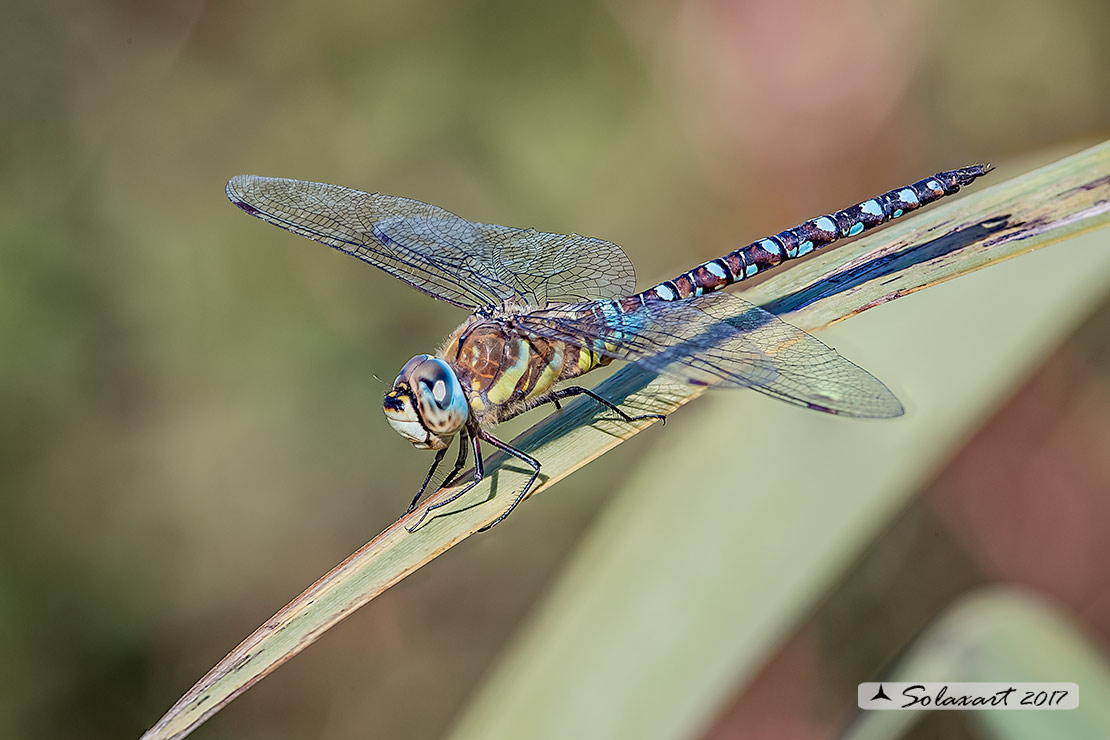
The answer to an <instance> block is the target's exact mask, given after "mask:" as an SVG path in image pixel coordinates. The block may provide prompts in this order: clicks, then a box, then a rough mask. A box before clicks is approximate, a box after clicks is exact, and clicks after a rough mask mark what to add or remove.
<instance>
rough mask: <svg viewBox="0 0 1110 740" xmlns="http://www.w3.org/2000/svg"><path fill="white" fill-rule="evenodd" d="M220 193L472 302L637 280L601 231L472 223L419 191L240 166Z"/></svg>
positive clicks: (529, 300) (611, 291)
mask: <svg viewBox="0 0 1110 740" xmlns="http://www.w3.org/2000/svg"><path fill="white" fill-rule="evenodd" d="M227 195H228V198H229V199H230V200H231V201H232V203H234V204H235V205H237V206H239V207H240V208H242V209H243V210H245V211H246V212H248V213H250V214H251V215H253V216H257V217H258V218H261V219H263V220H265V221H269V222H270V223H273V224H276V225H278V226H280V227H282V228H284V229H288V230H289V231H292V232H294V233H297V234H300V235H302V236H306V237H308V238H309V239H314V240H315V241H318V242H321V243H323V244H326V245H328V246H330V247H333V248H335V249H338V250H340V251H342V252H346V253H347V254H350V255H353V256H355V257H358V258H359V259H361V260H363V261H364V262H368V263H370V264H372V265H374V266H375V267H378V268H380V269H382V270H384V271H386V272H388V273H389V274H391V275H393V276H394V277H397V278H399V279H401V280H403V281H405V282H406V283H408V284H409V285H411V286H413V287H414V288H416V289H418V290H420V291H423V292H424V293H427V294H429V295H431V296H433V297H435V298H439V299H440V300H444V301H447V302H448V303H453V304H455V305H457V306H462V307H464V308H468V309H471V310H473V309H475V308H481V307H492V306H497V305H500V304H504V303H515V304H518V305H522V304H526V305H533V306H544V305H547V304H548V303H549V302H554V301H559V302H572V301H590V300H597V299H600V298H613V297H617V296H621V295H626V294H627V293H630V292H632V291H633V290H634V289H635V286H636V275H635V272H634V270H633V269H632V263H631V262H630V261H629V259H628V257H627V256H626V255H625V254H624V252H623V251H622V250H621V248H620V247H619V246H617V245H616V244H613V243H611V242H607V241H603V240H601V239H593V238H589V237H582V236H577V235H564V234H547V233H543V232H539V231H536V230H535V229H514V228H510V227H507V226H497V225H494V224H479V223H474V222H471V221H467V220H465V219H463V218H459V217H458V216H456V215H455V214H453V213H451V212H450V211H447V210H445V209H443V208H439V207H437V206H433V205H429V204H427V203H422V202H420V201H418V200H411V199H409V198H399V197H396V196H390V195H380V194H376V193H364V192H362V191H359V190H353V189H351V188H344V187H340V186H338V185H327V184H324V183H314V182H304V181H300V180H286V179H282V178H268V177H257V176H254V175H240V176H238V177H235V178H232V179H231V181H229V182H228V184H227Z"/></svg>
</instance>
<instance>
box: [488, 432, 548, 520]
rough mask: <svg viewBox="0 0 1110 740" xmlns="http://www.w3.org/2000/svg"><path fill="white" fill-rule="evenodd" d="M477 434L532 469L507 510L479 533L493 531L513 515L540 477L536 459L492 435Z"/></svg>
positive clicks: (538, 462) (538, 464)
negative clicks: (530, 475) (529, 476)
mask: <svg viewBox="0 0 1110 740" xmlns="http://www.w3.org/2000/svg"><path fill="white" fill-rule="evenodd" d="M478 434H480V435H481V436H482V439H484V440H486V441H487V442H489V443H490V444H491V445H493V446H494V447H496V448H497V449H499V450H501V451H502V452H505V453H507V454H509V455H512V456H513V457H515V458H517V459H518V460H523V461H524V462H526V463H528V465H529V466H530V467H531V468H532V477H531V478H529V479H528V482H527V483H525V484H524V488H522V489H520V492H519V493H517V495H516V498H514V499H513V502H512V503H511V504H509V508H507V509H505V510H504V511H503V512H501V515H500V516H499V517H497V518H496V519H494V520H493V521H492V522H490V523H489V524H487V525H486V526H484V527H482V528H481V529H479V530H478V531H479V532H485V531H486V530H487V529H493V528H494V527H496V526H497V525H498V524H500V523H501V522H503V521H504V520H505V517H507V516H508V515H509V514H512V513H513V509H515V508H516V507H517V504H519V503H520V502H521V501H523V500H524V497H525V496H527V495H528V491H529V490H531V488H532V484H533V483H535V482H536V478H538V477H539V475H540V461H539V460H537V459H536V458H534V457H532V456H531V455H529V454H528V453H526V452H522V451H520V450H518V449H517V448H515V447H513V446H512V445H508V444H505V443H504V442H502V441H501V440H499V439H498V438H497V437H494V436H493V435H492V434H489V433H488V432H485V431H479V432H478Z"/></svg>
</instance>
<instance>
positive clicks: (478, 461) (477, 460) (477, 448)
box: [405, 432, 485, 532]
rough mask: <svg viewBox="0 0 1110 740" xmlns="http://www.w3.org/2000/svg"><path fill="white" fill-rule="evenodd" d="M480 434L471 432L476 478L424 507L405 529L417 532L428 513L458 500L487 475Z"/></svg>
mask: <svg viewBox="0 0 1110 740" xmlns="http://www.w3.org/2000/svg"><path fill="white" fill-rule="evenodd" d="M479 434H481V432H478V433H477V434H476V433H474V432H471V434H470V441H471V442H472V443H473V444H474V480H472V481H470V482H469V483H467V484H466V485H465V486H463V487H462V488H460V489H459V490H457V491H455V492H454V493H452V494H451V495H450V496H448V497H447V498H445V499H443V500H442V501H436V502H435V503H434V504H431V505H430V506H428V508H426V509H424V511H423V512H421V514H420V516H419V517H418V518H417V520H416V522H415V523H414V524H413V525H412V526H411V527H405V529H407V530H408V531H409V532H415V531H416V528H417V527H419V526H420V525H421V524H422V523H423V522H424V520H425V519H427V518H428V514H430V513H432V512H433V511H435V510H436V509H439V508H441V507H443V506H447V504H449V503H451V502H453V501H456V500H458V499H459V498H460V497H462V496H464V495H465V494H466V493H467V492H469V491H470V489H472V488H474V486H476V485H478V483H479V481H481V480H482V476H483V475H485V471H484V470H483V466H482V445H481V442H480V441H479V437H478V435H479Z"/></svg>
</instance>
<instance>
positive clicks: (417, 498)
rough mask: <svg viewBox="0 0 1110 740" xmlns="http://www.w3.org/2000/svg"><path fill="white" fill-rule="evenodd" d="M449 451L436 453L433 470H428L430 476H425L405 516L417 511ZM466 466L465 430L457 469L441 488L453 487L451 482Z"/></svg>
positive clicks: (444, 481)
mask: <svg viewBox="0 0 1110 740" xmlns="http://www.w3.org/2000/svg"><path fill="white" fill-rule="evenodd" d="M447 449H448V448H447V447H444V448H443V449H442V450H439V451H438V452H436V459H435V460H433V461H432V467H431V469H430V470H428V474H427V475H426V476H424V483H423V484H422V485H421V486H420V490H419V491H417V492H416V495H415V496H414V497H413V499H412V503H411V504H409V508H407V509H405V514H411V513H412V512H413V510H414V509H416V505H417V504H418V503H420V498H421V497H422V496H423V495H424V491H426V490H428V483H429V482H431V480H432V476H433V475H435V473H436V468H438V467H439V464H440V463H441V462H443V458H444V457H445V456H446V455H447ZM465 464H466V429H463V430H462V435H461V437H460V439H459V456H458V458H457V459H456V460H455V467H454V468H453V469H452V470H451V472H450V473H449V474H448V475H447V477H446V478H444V479H443V483H441V484H440V485H439V487H440V488H445V487H446V486H449V485H451V481H453V480H455V476H456V475H458V474H459V471H460V470H462V467H463V465H465Z"/></svg>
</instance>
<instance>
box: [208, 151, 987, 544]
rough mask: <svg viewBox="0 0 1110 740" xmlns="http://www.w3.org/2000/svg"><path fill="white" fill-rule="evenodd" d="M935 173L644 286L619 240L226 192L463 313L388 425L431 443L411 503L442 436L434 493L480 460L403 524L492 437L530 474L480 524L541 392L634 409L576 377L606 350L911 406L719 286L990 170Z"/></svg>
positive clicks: (245, 183) (698, 376)
mask: <svg viewBox="0 0 1110 740" xmlns="http://www.w3.org/2000/svg"><path fill="white" fill-rule="evenodd" d="M990 169H991V166H990V165H988V164H976V165H972V166H970V167H963V168H960V169H956V170H949V171H945V172H938V173H937V174H935V175H933V176H931V177H927V178H925V179H922V180H919V181H917V182H915V183H913V184H911V185H906V186H903V187H899V188H895V189H893V190H890V191H888V192H886V193H883V194H882V195H879V196H876V197H874V198H869V199H867V200H865V201H862V202H860V203H857V204H855V205H853V206H850V207H848V208H845V209H843V210H839V211H836V212H835V213H831V214H828V215H824V216H819V217H817V218H814V219H810V220H808V221H805V222H803V223H801V224H799V225H798V226H795V227H793V228H791V229H787V230H785V231H781V232H779V233H777V234H774V235H773V236H767V237H764V238H762V239H759V240H757V241H755V242H752V243H751V244H748V245H747V246H744V247H741V248H739V249H736V250H734V251H732V252H729V253H728V254H726V255H724V256H722V257H718V258H716V259H712V260H709V261H708V262H704V263H702V264H700V265H698V266H696V267H694V268H693V269H690V270H687V271H686V272H684V273H682V274H681V275H679V276H678V277H675V278H673V279H671V280H666V281H664V282H662V283H659V284H658V285H655V286H653V287H651V288H648V289H647V290H644V291H641V292H636V272H635V270H634V268H633V266H632V262H631V260H629V258H628V256H627V255H626V254H625V253H624V251H623V250H622V249H621V248H620V247H619V246H618V245H616V244H614V243H612V242H609V241H605V240H602V239H598V238H594V237H587V236H579V235H577V234H555V233H547V232H542V231H537V230H536V229H521V228H514V227H509V226H500V225H497V224H488V223H482V222H479V221H468V220H466V219H464V218H461V217H459V216H456V215H455V214H454V213H451V212H450V211H447V210H445V209H443V208H440V207H438V206H434V205H430V204H428V203H423V202H421V201H418V200H412V199H410V198H403V197H398V196H392V195H382V194H380V193H368V192H363V191H360V190H355V189H352V188H347V187H342V186H338V185H328V184H325V183H318V182H307V181H302V180H290V179H285V178H273V177H260V176H256V175H239V176H236V177H233V178H232V179H231V180H230V181H228V183H227V188H226V192H227V197H228V198H229V199H230V201H231V202H232V203H233V204H234V205H236V206H238V207H239V208H241V209H242V210H244V211H246V212H247V213H249V214H250V215H252V216H256V217H257V218H260V219H262V220H263V221H268V222H269V223H271V224H274V225H276V226H280V227H281V228H283V229H286V230H288V231H291V232H293V233H295V234H300V235H301V236H304V237H308V238H309V239H312V240H314V241H317V242H320V243H322V244H325V245H327V246H329V247H332V248H334V249H337V250H339V251H341V252H345V253H346V254H349V255H351V256H353V257H356V258H358V259H360V260H362V261H363V262H366V263H369V264H370V265H373V266H374V267H377V268H379V269H381V270H383V271H385V272H387V273H389V274H390V275H392V276H393V277H395V278H397V279H399V280H402V281H404V282H405V283H407V284H409V285H410V286H412V287H413V288H416V289H417V290H419V291H421V292H422V293H426V294H427V295H429V296H431V297H432V298H436V299H439V300H441V301H446V302H447V303H450V304H452V305H454V306H458V307H459V308H462V309H465V310H467V311H469V312H470V315H469V316H468V317H467V318H466V320H465V321H463V323H462V324H461V325H460V326H459V327H458V328H457V329H455V331H454V332H453V333H452V334H451V335H450V337H449V338H448V339H447V341H446V342H445V343H444V345H443V347H442V348H441V349H440V350H439V351H438V352H437V353H436V354H435V355H430V354H418V355H416V356H415V357H413V358H412V359H411V360H409V361H408V362H407V363H405V365H404V366H403V367H402V368H401V371H400V373H399V374H398V375H397V378H396V380H395V381H394V382H393V387H392V388H391V389H390V390H389V392H387V393H386V395H385V399H384V402H383V408H384V411H385V416H386V420H387V421H388V423H389V424H390V426H392V428H393V429H394V430H395V431H396V432H397V433H398V434H400V435H401V437H403V438H404V439H406V440H407V441H409V442H410V443H412V445H413V446H415V447H416V448H418V449H426V450H435V451H436V454H435V459H434V461H433V462H432V466H431V469H430V470H429V471H428V474H427V476H426V477H425V479H424V483H423V485H421V486H420V488H419V490H418V491H417V493H416V495H415V497H414V498H413V499H412V502H411V504H410V505H409V507H408V510H407V511H406V515H407V514H411V513H412V512H413V511H414V510H415V509H416V508H417V506H418V505H419V502H420V500H421V498H422V497H423V496H424V494H425V492H426V490H427V488H428V485H429V482H430V481H431V480H432V478H433V476H434V475H435V473H436V471H437V469H438V468H439V466H440V464H441V463H442V462H443V460H444V458H445V456H446V454H447V451H448V449H449V448H450V446H451V444H452V442H453V441H454V440H456V439H457V440H458V454H457V457H456V459H455V463H454V466H453V469H452V470H451V472H450V473H449V474H448V475H447V476H446V478H444V479H443V482H442V483H441V484H440V486H439V489H440V490H442V489H443V488H446V487H448V486H449V485H451V484H452V483H453V482H455V481H456V480H457V479H458V476H459V475H460V473H461V472H462V470H463V468H464V466H465V465H466V462H467V454H468V449H469V450H471V451H472V453H473V457H474V473H473V477H472V478H471V480H470V481H469V482H468V483H467V484H466V485H464V486H460V487H459V488H458V490H456V491H454V492H453V493H452V494H451V495H449V496H447V497H446V498H444V499H442V500H439V501H436V502H434V503H432V504H430V505H429V506H427V507H426V508H425V509H424V511H423V512H422V513H421V514H420V515H419V517H418V518H417V519H416V522H415V523H414V524H412V525H411V526H409V527H408V529H409V531H410V532H411V531H415V529H416V528H417V527H419V526H420V524H421V523H422V522H423V521H424V520H425V519H426V518H427V517H428V516H429V515H430V514H431V513H432V512H434V511H435V510H436V509H439V508H442V507H443V506H446V505H448V504H450V503H451V502H453V501H455V500H456V499H458V498H460V497H461V496H463V495H465V494H466V493H467V492H468V491H470V490H471V489H473V488H474V486H476V485H477V484H478V482H479V481H481V480H482V478H483V477H484V474H485V473H484V467H483V455H482V443H483V442H485V443H487V444H489V445H490V446H492V447H493V448H495V449H497V450H500V451H502V452H504V453H505V454H507V455H509V456H512V457H514V458H516V459H518V460H520V461H522V462H523V463H525V464H526V465H528V467H529V468H530V469H531V475H530V477H529V479H528V481H527V483H526V484H525V485H524V487H523V488H522V489H520V490H519V491H516V492H515V495H514V496H513V498H512V500H511V502H510V503H509V505H508V506H507V507H506V508H505V509H504V510H503V511H502V512H501V513H500V514H499V515H498V516H497V517H496V518H495V519H494V520H493V521H492V522H491V523H490V524H488V525H486V526H485V527H484V528H483V530H485V529H490V528H491V527H493V526H495V525H497V524H499V523H500V522H502V521H504V520H505V518H506V517H507V516H509V514H510V513H512V511H513V510H514V509H515V508H516V507H517V505H518V504H520V502H521V501H523V500H524V498H525V497H526V496H527V495H528V492H529V491H530V490H531V488H532V486H533V485H534V484H535V482H536V480H537V478H538V477H539V475H540V470H541V465H540V462H539V461H538V460H537V459H536V458H534V457H533V456H531V455H529V454H528V453H527V452H525V451H523V450H520V449H517V448H515V447H513V446H512V445H510V444H508V443H506V442H504V441H502V440H500V439H498V438H497V437H496V436H494V435H493V434H492V433H491V432H490V427H492V426H494V425H496V424H497V423H499V422H503V421H506V420H507V419H511V418H513V417H515V416H517V415H519V414H521V413H524V412H525V411H527V410H529V409H532V408H535V407H537V406H541V405H544V404H553V405H554V406H555V407H556V408H557V409H558V408H561V406H560V402H561V401H564V400H566V399H569V398H572V397H575V396H582V395H584V396H588V397H590V398H592V399H593V400H594V401H595V402H597V403H598V404H600V405H601V406H604V407H606V408H607V409H609V410H610V411H611V412H613V413H615V414H617V416H619V417H620V419H622V420H623V421H624V422H629V423H631V422H637V421H641V420H647V419H663V418H664V417H663V416H662V415H659V414H645V415H639V416H633V415H631V414H628V413H626V412H625V411H624V410H622V409H621V408H620V407H619V406H618V405H617V404H615V403H613V402H611V401H609V400H608V399H606V398H604V397H602V396H601V395H599V394H597V393H595V392H594V391H592V390H590V389H588V388H585V387H583V386H580V385H567V384H566V381H572V380H574V379H576V378H579V377H581V376H583V375H585V374H586V373H589V372H590V371H592V370H596V369H597V368H600V367H604V366H606V365H609V364H610V363H612V362H613V361H624V362H630V363H635V364H637V365H639V366H641V367H643V368H645V369H646V370H648V371H650V372H652V373H655V374H658V375H662V376H665V377H667V378H669V379H671V380H674V381H678V382H680V383H687V384H692V385H697V386H712V387H714V388H751V389H753V390H755V391H758V392H760V393H764V394H766V395H768V396H772V397H774V398H778V399H780V400H783V401H786V402H789V403H793V404H796V405H799V406H803V407H806V408H809V409H815V410H817V411H822V412H827V413H831V414H841V415H844V416H850V417H861V418H888V417H894V416H899V415H901V414H902V413H903V408H902V404H901V403H900V402H899V401H898V399H897V397H895V395H894V394H893V393H892V392H891V391H890V390H889V389H888V388H887V387H886V386H885V385H883V383H882V382H881V381H879V380H878V379H877V378H875V377H874V376H872V375H871V374H870V373H868V372H867V371H866V370H864V369H862V368H860V367H859V366H857V365H855V364H853V363H852V362H850V361H849V360H847V359H845V358H844V357H842V356H841V355H840V354H839V353H837V351H836V350H835V349H833V348H831V347H829V346H828V345H826V344H824V343H822V342H821V341H819V340H818V339H816V338H814V337H813V336H811V335H809V334H807V333H806V332H804V331H802V330H801V329H798V328H797V327H794V326H791V325H790V324H788V323H787V322H785V321H783V320H782V319H780V318H778V317H777V316H775V315H773V314H771V313H769V312H767V311H765V310H764V309H762V308H760V307H758V306H755V305H753V304H751V303H748V302H746V301H744V300H743V299H741V298H738V297H737V296H735V295H732V294H731V293H724V292H721V289H722V288H725V287H727V286H730V285H732V284H734V283H739V282H743V281H744V280H747V279H749V278H752V277H754V276H755V275H758V274H760V273H762V272H765V271H766V270H770V269H773V268H775V267H777V266H779V265H781V264H783V263H785V262H787V261H789V260H793V259H797V258H799V257H804V256H805V255H807V254H809V253H811V252H813V251H815V250H818V249H821V248H822V247H825V246H828V245H830V244H832V243H833V242H836V241H838V240H841V239H845V238H848V237H854V236H857V235H859V234H862V233H864V232H865V231H868V230H870V229H874V228H875V227H877V226H880V225H882V224H884V223H886V222H888V221H890V220H892V219H895V218H898V217H900V216H902V215H904V214H907V213H910V212H911V211H914V210H917V209H918V208H921V207H923V206H925V205H928V204H929V203H932V202H934V201H936V200H938V199H940V198H942V197H944V196H946V195H951V194H953V193H955V192H957V191H958V190H959V189H960V188H961V187H963V186H966V185H969V184H970V183H971V182H972V181H974V180H975V179H976V178H978V177H980V176H981V175H984V174H986V173H987V172H988V171H990Z"/></svg>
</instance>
